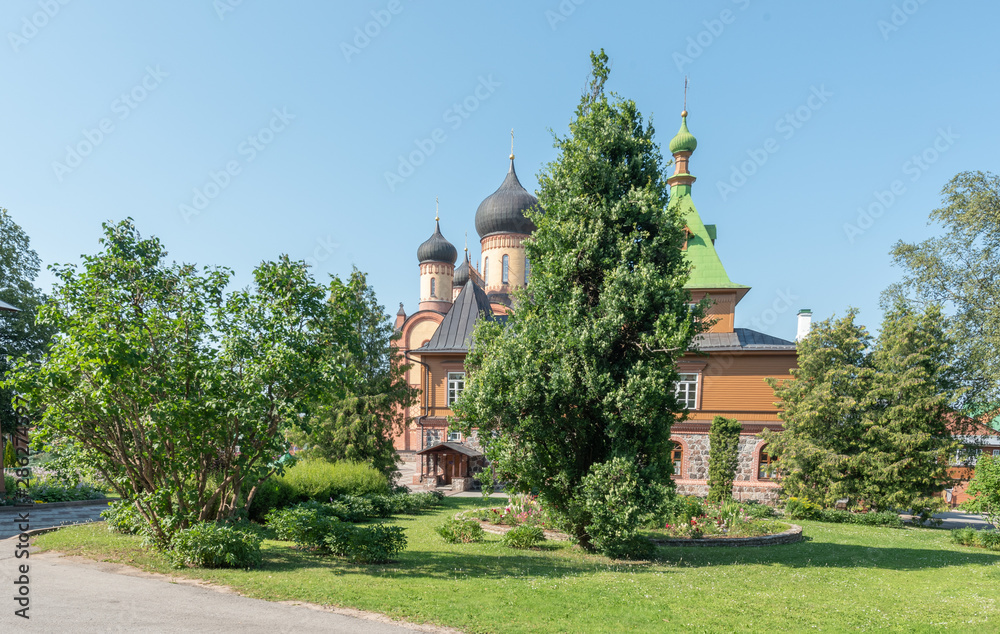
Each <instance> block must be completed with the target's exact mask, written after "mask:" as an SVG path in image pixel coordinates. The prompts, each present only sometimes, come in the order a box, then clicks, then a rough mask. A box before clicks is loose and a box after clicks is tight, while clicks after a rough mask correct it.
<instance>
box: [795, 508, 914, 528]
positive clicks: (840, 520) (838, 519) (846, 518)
mask: <svg viewBox="0 0 1000 634" xmlns="http://www.w3.org/2000/svg"><path fill="white" fill-rule="evenodd" d="M810 519H816V520H819V521H821V522H830V523H834V524H858V525H861V526H884V527H888V528H902V527H903V520H901V519H900V518H899V515H897V514H896V513H893V512H892V511H878V512H876V511H869V512H868V513H852V512H850V511H843V510H840V509H820V510H818V511H815V513H814V515H813V517H812V518H810Z"/></svg>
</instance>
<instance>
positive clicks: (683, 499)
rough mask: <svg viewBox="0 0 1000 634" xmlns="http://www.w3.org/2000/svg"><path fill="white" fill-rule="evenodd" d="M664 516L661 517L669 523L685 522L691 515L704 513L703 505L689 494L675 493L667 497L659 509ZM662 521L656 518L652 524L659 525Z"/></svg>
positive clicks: (695, 515)
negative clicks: (661, 508)
mask: <svg viewBox="0 0 1000 634" xmlns="http://www.w3.org/2000/svg"><path fill="white" fill-rule="evenodd" d="M661 512H662V514H663V515H664V516H665V517H663V519H664V520H665V521H666V522H667V523H669V524H675V525H681V524H687V523H689V522H690V521H691V518H693V517H701V516H702V515H704V514H705V506H704V505H703V504H702V503H701V500H699V499H698V498H696V497H694V496H691V495H675V496H673V497H670V498H667V501H666V502H665V503H664V505H663V510H662V511H661ZM662 523H663V522H662V521H660V518H657V519H656V520H655V521H654V522H653V525H654V526H659V525H660V524H662Z"/></svg>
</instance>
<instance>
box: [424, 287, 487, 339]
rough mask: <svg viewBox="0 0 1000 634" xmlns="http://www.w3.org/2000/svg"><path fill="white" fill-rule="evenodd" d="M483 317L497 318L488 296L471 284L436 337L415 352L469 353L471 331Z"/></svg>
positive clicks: (436, 333)
mask: <svg viewBox="0 0 1000 634" xmlns="http://www.w3.org/2000/svg"><path fill="white" fill-rule="evenodd" d="M480 315H482V316H483V318H484V319H489V320H493V319H494V318H495V317H494V315H493V310H492V309H490V300H489V298H487V297H486V293H484V292H483V289H481V288H479V287H478V286H476V285H475V283H474V282H473V281H472V280H469V281H467V282H466V283H465V286H463V287H462V292H461V293H459V294H458V297H456V298H455V302H454V304H452V306H451V309H450V310H449V311H448V313H447V314H446V315H445V316H444V320H443V321H442V322H441V323H440V324H439V325H438V327H437V330H435V331H434V336H432V337H431V339H430V341H428V342H427V343H426V344H424V345H423V346H421V347H420V348H417V349H416V350H415V351H414V352H468V351H469V345H470V344H471V343H472V331H473V329H475V327H476V320H477V319H479V316H480Z"/></svg>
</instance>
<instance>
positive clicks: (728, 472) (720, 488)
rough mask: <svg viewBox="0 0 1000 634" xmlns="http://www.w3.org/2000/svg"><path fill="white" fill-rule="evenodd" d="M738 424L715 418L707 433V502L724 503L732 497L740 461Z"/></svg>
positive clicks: (740, 426)
mask: <svg viewBox="0 0 1000 634" xmlns="http://www.w3.org/2000/svg"><path fill="white" fill-rule="evenodd" d="M742 427H743V426H742V425H741V424H740V422H739V421H738V420H736V419H734V418H726V417H725V416H716V417H715V418H713V419H712V426H711V428H710V429H709V431H708V442H709V453H708V501H709V502H725V501H726V500H730V499H732V497H733V482H734V481H735V480H736V469H737V468H738V467H739V464H740V462H739V460H740V429H742Z"/></svg>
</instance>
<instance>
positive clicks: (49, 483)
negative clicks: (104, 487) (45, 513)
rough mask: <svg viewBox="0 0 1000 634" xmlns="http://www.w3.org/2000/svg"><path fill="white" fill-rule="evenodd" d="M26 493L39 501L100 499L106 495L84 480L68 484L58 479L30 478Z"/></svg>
mask: <svg viewBox="0 0 1000 634" xmlns="http://www.w3.org/2000/svg"><path fill="white" fill-rule="evenodd" d="M28 495H29V496H31V499H32V500H35V501H39V502H50V503H51V502H78V501H81V500H100V499H101V498H104V497H106V496H105V495H104V492H103V491H101V490H100V489H98V488H97V487H95V486H93V485H91V484H87V483H85V482H78V483H77V484H76V485H69V484H65V483H62V482H59V481H58V480H55V479H51V478H46V479H32V481H31V482H30V483H29V485H28Z"/></svg>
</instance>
